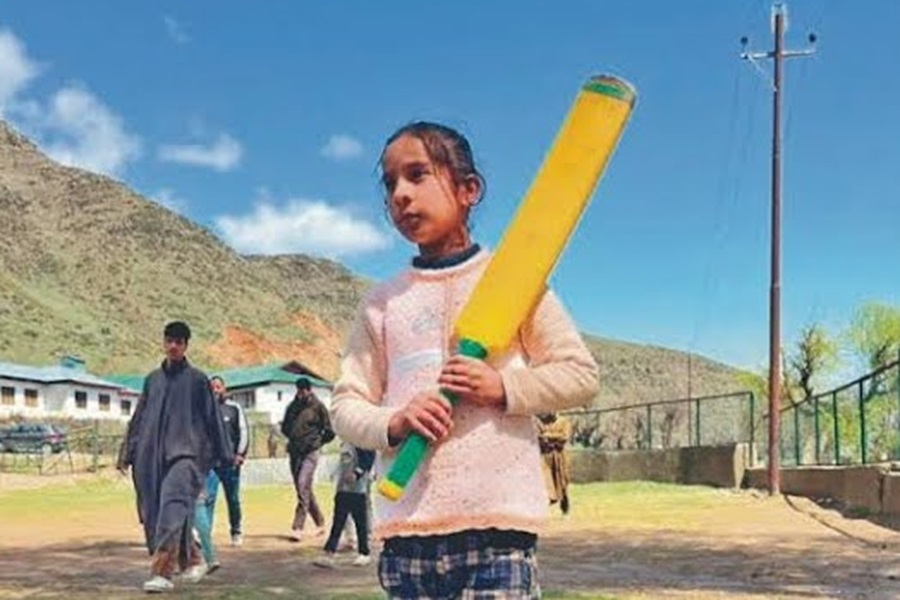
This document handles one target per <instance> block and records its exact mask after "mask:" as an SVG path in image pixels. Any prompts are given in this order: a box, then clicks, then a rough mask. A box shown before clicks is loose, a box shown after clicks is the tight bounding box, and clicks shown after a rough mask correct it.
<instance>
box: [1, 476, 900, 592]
mask: <svg viewBox="0 0 900 600" xmlns="http://www.w3.org/2000/svg"><path fill="white" fill-rule="evenodd" d="M38 481H39V482H42V483H47V482H48V481H54V483H52V484H51V485H44V486H43V487H39V488H33V487H32V488H31V489H18V490H8V491H3V490H2V489H0V524H2V529H3V531H4V534H3V536H2V537H0V597H3V598H49V597H65V598H69V599H73V600H74V599H80V598H85V599H86V598H91V599H94V598H96V597H98V596H99V597H103V598H130V597H134V598H137V597H141V596H142V594H141V593H140V592H139V591H138V586H139V584H140V582H141V581H142V580H143V579H144V577H145V575H146V572H147V556H146V553H145V551H144V549H143V547H142V544H141V531H140V529H139V526H138V523H137V519H136V514H135V506H134V498H133V494H132V491H131V488H130V482H129V480H127V479H117V478H107V479H96V478H95V479H92V480H86V481H85V480H81V481H74V482H73V481H71V480H66V479H62V480H57V478H54V479H52V480H51V479H50V478H46V477H45V478H41V479H39V480H38ZM572 492H573V493H572V496H573V512H572V514H571V515H570V516H569V517H567V518H562V517H561V516H560V515H558V514H556V513H554V515H553V517H552V519H551V521H550V523H549V524H548V527H547V530H546V532H545V534H544V535H542V537H541V541H540V545H539V561H540V569H541V575H540V576H541V584H542V587H543V589H544V597H545V598H573V599H578V598H582V599H584V598H593V599H607V600H612V599H615V600H651V599H656V598H661V599H666V598H678V599H684V598H696V599H701V600H707V599H714V598H728V599H741V600H759V599H762V598H783V599H792V600H794V599H799V598H855V599H871V600H882V599H885V600H886V599H889V598H900V583H898V582H897V581H895V580H893V579H890V578H888V577H886V576H885V572H886V571H887V570H889V569H891V568H893V567H900V555H898V554H897V553H896V552H895V549H894V545H895V539H894V538H895V537H897V535H896V534H895V533H894V532H892V531H890V530H885V529H881V528H879V527H876V526H874V525H872V524H870V523H868V522H864V521H850V520H847V519H843V518H841V517H840V516H839V515H836V514H830V513H826V512H824V511H822V510H821V509H818V508H817V507H815V506H814V505H812V504H811V503H809V502H805V503H804V502H802V501H799V500H792V501H791V502H790V503H788V502H786V501H785V500H784V499H782V498H767V497H764V496H761V495H759V494H754V493H744V492H735V491H724V490H714V489H710V488H704V487H680V486H669V485H660V484H650V483H618V484H590V485H582V486H575V487H574V489H573V490H572ZM243 496H244V513H245V530H246V541H245V545H244V546H243V547H242V548H236V549H235V548H230V547H228V546H227V544H226V540H227V523H226V521H227V518H226V511H225V510H224V509H225V507H224V505H221V506H220V507H219V510H218V512H217V521H216V527H215V536H216V540H217V541H218V542H219V543H220V547H219V553H220V555H221V558H222V562H223V569H222V570H221V571H219V572H218V573H216V574H214V575H212V576H210V577H209V578H207V579H206V580H205V581H203V582H202V583H201V584H199V585H196V586H186V585H185V586H181V589H179V590H178V592H177V594H176V595H177V596H178V597H182V598H233V599H245V598H246V599H256V598H273V597H274V598H278V597H281V598H338V599H345V600H347V599H368V598H381V597H382V595H381V594H380V591H379V587H378V581H377V575H376V572H375V567H374V566H373V567H368V568H359V567H352V566H350V565H349V563H348V564H347V565H346V566H342V567H341V568H339V569H337V570H335V571H326V570H322V569H318V568H316V567H314V566H312V565H311V561H312V559H313V558H314V557H315V556H316V555H317V554H318V552H319V548H320V546H321V544H322V543H323V540H321V539H318V540H307V541H304V542H302V543H299V544H296V543H291V542H289V541H288V540H287V539H286V537H285V536H284V534H285V533H286V529H287V526H288V524H289V520H290V516H291V514H292V510H293V501H294V500H293V493H292V490H291V489H289V488H288V487H255V488H253V487H248V488H246V489H245V490H244V494H243ZM319 498H320V500H321V501H322V504H323V505H325V510H326V513H327V514H330V511H331V489H330V488H321V489H320V494H319ZM823 523H824V524H823ZM349 558H350V555H348V557H347V559H348V561H349Z"/></svg>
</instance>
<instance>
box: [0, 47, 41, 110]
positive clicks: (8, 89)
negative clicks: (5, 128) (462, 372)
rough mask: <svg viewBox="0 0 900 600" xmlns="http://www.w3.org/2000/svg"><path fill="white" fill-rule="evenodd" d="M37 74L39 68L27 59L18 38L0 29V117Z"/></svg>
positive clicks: (31, 60) (35, 63)
mask: <svg viewBox="0 0 900 600" xmlns="http://www.w3.org/2000/svg"><path fill="white" fill-rule="evenodd" d="M39 72H40V66H39V65H38V63H37V62H35V61H34V60H33V59H31V58H29V57H28V54H27V53H26V51H25V45H24V44H23V43H22V42H21V41H19V38H17V37H16V36H15V34H13V33H12V32H11V31H9V30H8V29H0V116H3V115H4V113H5V112H6V108H7V107H8V105H9V104H11V103H14V102H15V101H16V99H17V97H18V95H19V94H20V93H21V92H22V91H23V90H24V89H25V88H26V87H28V84H29V83H31V81H32V80H33V79H34V78H35V77H37V76H38V73H39Z"/></svg>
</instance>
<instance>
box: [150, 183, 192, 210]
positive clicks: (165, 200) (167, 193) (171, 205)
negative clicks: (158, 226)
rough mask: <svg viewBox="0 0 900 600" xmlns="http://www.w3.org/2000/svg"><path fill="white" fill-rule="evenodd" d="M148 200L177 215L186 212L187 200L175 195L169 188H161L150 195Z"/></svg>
mask: <svg viewBox="0 0 900 600" xmlns="http://www.w3.org/2000/svg"><path fill="white" fill-rule="evenodd" d="M150 199H151V200H153V201H154V202H156V203H157V204H159V205H160V206H164V207H166V208H168V209H169V210H171V211H172V212H176V213H178V214H182V215H183V214H184V213H185V211H186V210H187V204H188V203H187V200H185V199H184V198H181V197H179V196H178V195H176V194H175V191H174V190H172V189H171V188H162V189H160V190H158V191H157V192H156V193H154V194H151V196H150Z"/></svg>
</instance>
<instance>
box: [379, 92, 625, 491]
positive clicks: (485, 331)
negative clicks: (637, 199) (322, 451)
mask: <svg viewBox="0 0 900 600" xmlns="http://www.w3.org/2000/svg"><path fill="white" fill-rule="evenodd" d="M636 99H637V94H636V92H635V90H634V88H633V87H632V86H631V85H630V84H628V83H627V82H625V81H623V80H621V79H618V78H616V77H612V76H608V75H601V76H598V77H592V78H591V79H590V80H589V81H588V82H587V83H586V84H584V85H583V86H582V88H581V91H580V92H579V93H578V95H577V96H576V98H575V103H574V105H573V106H572V109H571V110H570V111H569V114H568V116H567V117H566V120H565V122H564V123H563V125H562V128H561V129H560V131H559V133H558V134H557V137H556V140H555V141H554V142H553V146H552V147H551V148H550V152H549V154H547V156H546V158H545V159H544V163H543V164H542V165H541V168H540V170H539V171H538V173H537V176H536V177H535V179H534V181H533V182H532V185H531V188H530V189H529V190H528V193H527V194H526V196H525V198H524V200H522V203H521V205H520V206H519V209H518V211H517V212H516V215H515V217H514V218H513V221H512V223H511V224H510V225H509V227H508V228H507V230H506V233H505V234H504V236H503V239H502V240H501V241H500V245H499V246H498V247H497V250H496V252H495V253H494V255H493V256H492V257H491V262H490V263H489V264H488V266H487V269H486V270H485V272H484V274H483V275H482V276H481V279H480V280H479V281H478V284H477V285H476V286H475V289H474V290H473V292H472V295H471V297H470V298H469V300H468V302H467V303H466V305H465V307H464V308H463V310H462V313H461V314H460V315H459V318H458V319H457V320H456V324H455V326H454V331H455V334H456V336H457V339H459V340H460V342H459V353H460V354H463V355H466V356H472V357H475V358H485V357H486V356H487V355H488V354H494V353H498V352H502V351H503V350H504V349H506V347H507V346H509V344H510V342H511V341H512V339H513V337H514V336H515V334H516V331H517V330H518V329H519V327H520V326H521V324H522V322H523V321H524V320H525V318H526V317H527V316H528V314H529V313H530V312H531V311H532V309H533V308H534V307H535V305H536V304H537V302H538V301H539V300H540V298H541V297H542V295H543V293H544V291H545V289H546V282H547V278H548V277H549V276H550V272H551V271H552V270H553V267H554V266H555V265H556V262H557V260H558V259H559V256H560V254H561V253H562V251H563V249H564V248H565V246H566V242H567V241H568V239H569V237H570V236H571V234H572V231H573V230H574V229H575V226H576V225H577V224H578V220H579V219H580V217H581V215H582V213H583V212H584V209H585V207H586V206H587V204H588V201H589V200H590V199H591V196H592V193H593V191H594V188H595V187H596V185H597V181H598V180H599V179H600V176H601V175H602V174H603V171H604V169H605V168H606V164H607V162H608V161H609V158H610V156H611V155H612V153H613V150H615V147H616V144H617V143H618V141H619V138H620V137H621V134H622V131H623V130H624V128H625V124H626V122H627V121H628V117H629V116H630V114H631V110H632V108H633V107H634V103H635V100H636ZM443 393H444V395H445V396H447V398H448V399H449V400H450V401H451V402H452V403H455V402H456V400H457V399H456V398H454V397H453V394H448V393H447V392H443ZM427 450H428V441H427V440H426V439H425V438H424V437H422V436H421V435H418V434H412V435H411V436H410V437H408V438H407V439H406V440H405V441H404V443H403V446H402V447H401V448H400V451H399V452H398V454H397V457H396V459H395V460H394V463H393V465H392V466H391V470H390V472H389V473H388V474H387V476H386V477H384V478H383V479H381V481H380V482H379V484H378V490H379V491H380V492H381V493H382V494H383V495H384V496H386V497H387V498H390V499H392V500H397V499H399V498H400V496H402V495H403V490H404V489H405V487H406V484H407V483H409V480H410V479H411V478H412V476H413V475H414V474H415V472H416V469H417V468H418V466H419V464H420V463H421V462H422V459H423V458H424V457H425V454H426V452H427Z"/></svg>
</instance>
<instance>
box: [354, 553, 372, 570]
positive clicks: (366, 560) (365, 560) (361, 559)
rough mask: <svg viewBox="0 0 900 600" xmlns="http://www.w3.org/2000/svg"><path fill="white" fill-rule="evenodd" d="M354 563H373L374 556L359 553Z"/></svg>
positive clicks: (361, 564) (357, 564) (364, 564)
mask: <svg viewBox="0 0 900 600" xmlns="http://www.w3.org/2000/svg"><path fill="white" fill-rule="evenodd" d="M353 564H354V565H356V566H357V567H365V566H368V565H370V564H372V557H371V556H369V555H368V554H359V555H357V556H356V558H354V559H353Z"/></svg>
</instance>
